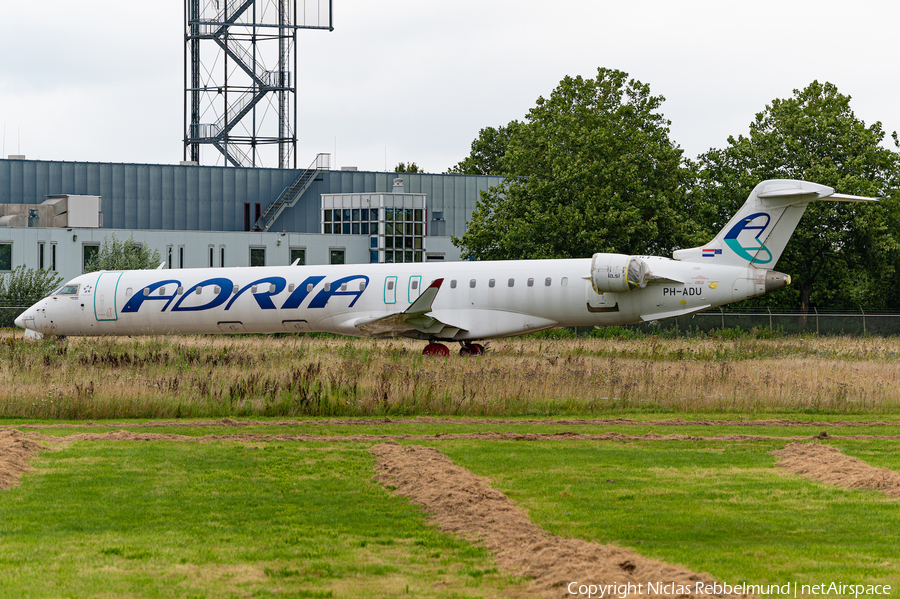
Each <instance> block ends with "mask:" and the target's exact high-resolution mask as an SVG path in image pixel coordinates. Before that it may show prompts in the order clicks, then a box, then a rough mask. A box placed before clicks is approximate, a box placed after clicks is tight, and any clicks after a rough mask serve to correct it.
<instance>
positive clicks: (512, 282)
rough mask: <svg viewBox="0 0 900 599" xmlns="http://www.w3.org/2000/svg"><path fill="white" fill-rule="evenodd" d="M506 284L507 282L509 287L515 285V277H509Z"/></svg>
mask: <svg viewBox="0 0 900 599" xmlns="http://www.w3.org/2000/svg"><path fill="white" fill-rule="evenodd" d="M506 284H507V285H508V286H510V287H515V285H516V280H515V279H510V280H509V282H507V283H506Z"/></svg>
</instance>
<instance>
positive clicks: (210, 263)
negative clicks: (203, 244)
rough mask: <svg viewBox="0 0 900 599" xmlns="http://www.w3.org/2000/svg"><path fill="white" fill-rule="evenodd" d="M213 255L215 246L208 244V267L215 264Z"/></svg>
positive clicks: (214, 254)
mask: <svg viewBox="0 0 900 599" xmlns="http://www.w3.org/2000/svg"><path fill="white" fill-rule="evenodd" d="M215 256H216V248H214V247H213V246H209V267H210V268H212V267H213V266H215V265H214V264H213V261H214V259H215Z"/></svg>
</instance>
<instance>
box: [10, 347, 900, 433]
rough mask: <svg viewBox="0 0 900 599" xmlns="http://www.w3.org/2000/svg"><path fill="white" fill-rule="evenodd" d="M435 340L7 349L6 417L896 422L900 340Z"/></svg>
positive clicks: (899, 402)
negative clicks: (794, 416) (719, 417)
mask: <svg viewBox="0 0 900 599" xmlns="http://www.w3.org/2000/svg"><path fill="white" fill-rule="evenodd" d="M421 348H422V343H421V342H414V341H407V340H388V341H373V340H365V339H362V340H361V339H349V338H336V337H321V336H320V337H310V336H302V335H286V336H277V337H263V336H244V337H225V336H181V337H149V338H101V339H93V338H81V339H76V338H72V339H70V340H68V341H57V340H53V339H48V340H42V341H31V340H23V339H20V338H13V337H11V336H6V337H3V338H2V340H0V364H2V367H0V377H2V378H0V382H2V385H0V418H57V419H106V418H180V417H235V416H259V417H262V416H367V415H382V416H389V415H419V414H439V415H470V416H471V415H508V416H516V415H557V414H598V413H604V412H606V413H610V412H636V411H640V412H731V413H733V412H746V413H753V412H766V413H772V412H811V413H841V414H855V413H888V412H895V411H896V410H897V409H898V408H900V368H898V366H900V339H894V338H889V339H882V338H866V337H862V338H861V337H846V338H840V337H830V338H822V339H816V338H802V337H785V338H776V339H760V338H755V337H752V336H739V337H737V338H716V337H705V338H692V339H668V338H660V337H653V336H651V337H643V338H615V337H610V338H588V339H584V338H578V339H566V338H563V339H552V338H543V339H522V338H518V339H511V340H501V341H492V342H491V343H490V345H489V351H488V354H487V355H486V356H483V357H480V358H459V357H456V356H452V357H451V358H449V359H437V358H423V357H422V356H421Z"/></svg>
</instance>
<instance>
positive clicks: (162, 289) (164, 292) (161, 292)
mask: <svg viewBox="0 0 900 599" xmlns="http://www.w3.org/2000/svg"><path fill="white" fill-rule="evenodd" d="M159 294H160V295H165V294H166V288H165V287H160V288H159Z"/></svg>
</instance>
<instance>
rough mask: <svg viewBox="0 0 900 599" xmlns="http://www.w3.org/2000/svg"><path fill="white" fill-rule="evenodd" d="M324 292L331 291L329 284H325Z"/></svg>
mask: <svg viewBox="0 0 900 599" xmlns="http://www.w3.org/2000/svg"><path fill="white" fill-rule="evenodd" d="M325 291H326V292H328V291H331V283H325Z"/></svg>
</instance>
